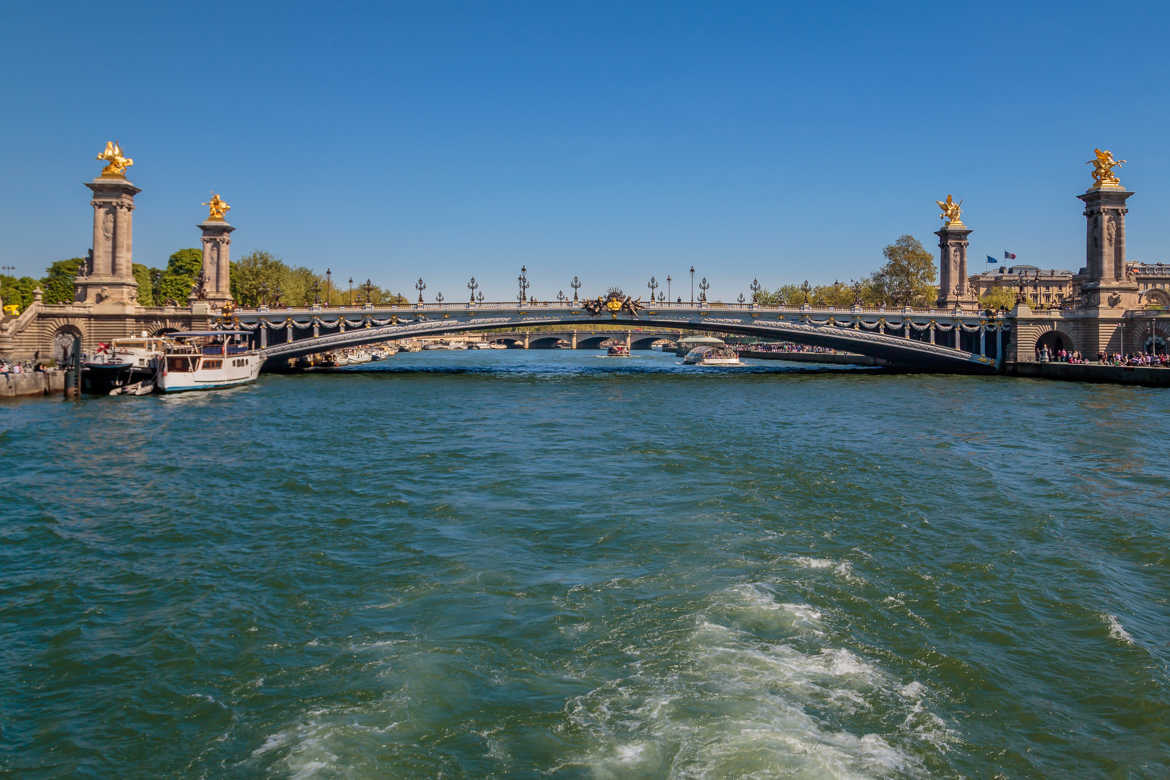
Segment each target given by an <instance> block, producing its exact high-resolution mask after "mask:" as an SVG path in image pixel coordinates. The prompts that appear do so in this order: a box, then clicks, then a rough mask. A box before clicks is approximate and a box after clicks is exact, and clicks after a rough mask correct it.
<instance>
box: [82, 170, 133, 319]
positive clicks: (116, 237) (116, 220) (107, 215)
mask: <svg viewBox="0 0 1170 780" xmlns="http://www.w3.org/2000/svg"><path fill="white" fill-rule="evenodd" d="M85 186H86V187H88V188H89V189H90V190H91V191H92V192H93V199H92V200H91V201H90V205H91V206H93V249H92V255H91V257H90V259H89V260H88V261H87V262H86V267H85V271H84V272H83V273H82V274H81V275H79V276H78V277H77V281H76V286H75V295H74V297H75V299H76V301H77V302H79V303H88V304H91V305H93V304H105V305H114V306H119V305H120V306H123V307H124V306H134V305H137V302H138V282H136V281H135V280H134V271H133V269H132V267H131V266H132V263H133V249H134V221H133V212H134V196H135V195H137V194H138V193H139V192H141V191H142V190H140V189H139V188H137V187H135V186H134V185H133V184H131V183H130V182H129V181H127V180H126V179H125V178H124V177H122V176H99V177H98V178H96V179H94V180H93V181H88V182H85Z"/></svg>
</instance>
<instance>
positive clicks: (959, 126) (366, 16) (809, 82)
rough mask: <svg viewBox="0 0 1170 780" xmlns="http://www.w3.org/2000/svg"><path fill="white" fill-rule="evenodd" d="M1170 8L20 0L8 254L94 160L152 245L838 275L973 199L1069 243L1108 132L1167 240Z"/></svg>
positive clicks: (2, 29)
mask: <svg viewBox="0 0 1170 780" xmlns="http://www.w3.org/2000/svg"><path fill="white" fill-rule="evenodd" d="M1166 9H1167V6H1166V5H1165V4H1164V3H1157V4H1155V3H1127V4H1124V5H1113V4H1101V3H1069V2H1061V3H1049V4H1036V3H1019V2H1015V3H1010V4H997V3H989V2H979V3H962V4H946V3H931V4H916V3H906V2H898V3H892V2H885V3H865V4H862V3H839V4H826V3H808V2H802V3H793V4H781V3H775V2H755V3H749V2H710V3H702V4H700V3H690V2H670V3H667V2H663V3H637V2H629V1H625V2H573V3H569V2H506V1H504V0H494V1H493V2H482V3H450V2H441V1H431V2H426V3H422V2H420V3H413V4H396V3H382V2H369V3H351V2H343V3H319V2H317V3H297V2H281V3H271V4H256V3H240V4H232V3H200V4H194V3H184V4H170V3H156V2H152V3H132V2H127V3H96V2H86V3H53V4H39V3H24V4H20V5H16V4H8V5H7V6H6V10H5V14H4V24H3V25H0V63H2V64H3V71H2V72H3V73H4V78H3V86H0V90H2V92H0V95H2V106H3V117H4V118H3V121H2V122H0V139H2V141H3V148H4V150H5V152H6V153H5V158H6V159H5V168H6V169H7V172H8V175H9V184H8V186H7V187H5V189H4V193H5V194H4V207H3V211H2V212H0V214H2V217H0V219H2V220H3V227H4V231H3V235H4V236H5V238H6V239H7V240H6V241H5V243H4V246H3V247H2V248H0V258H2V259H0V264H4V265H15V266H16V267H17V269H18V273H28V274H33V275H40V273H41V272H42V269H43V268H44V267H45V266H46V265H47V264H48V263H49V262H51V261H53V260H56V259H60V258H63V257H71V256H76V255H79V254H84V252H85V250H86V249H87V248H88V246H89V237H90V207H89V201H88V196H89V192H88V190H86V189H85V188H84V187H82V185H81V182H82V181H83V180H86V179H89V178H92V177H93V176H95V175H96V174H97V173H98V172H99V170H100V168H101V164H100V163H98V162H97V161H96V160H94V156H95V155H96V154H97V153H98V152H99V151H100V150H101V148H102V146H103V145H104V143H105V141H106V140H107V139H118V140H119V141H121V143H122V146H123V148H124V150H125V151H126V153H127V154H128V155H130V156H131V157H133V158H134V159H135V166H134V167H133V168H132V169H131V170H130V178H131V180H132V181H134V183H135V184H137V185H138V186H140V187H141V188H142V189H143V192H142V193H141V194H140V195H139V196H138V208H137V210H136V212H135V244H134V254H135V260H136V261H137V262H142V263H147V264H150V265H162V264H164V263H165V260H166V257H167V255H168V254H169V253H170V252H172V251H173V250H175V249H177V248H180V247H187V246H197V245H198V231H197V230H196V228H195V224H196V223H197V222H199V221H200V220H201V219H202V218H203V216H204V215H205V214H206V209H205V208H204V207H203V206H201V205H199V204H200V203H201V202H202V201H205V200H207V197H208V195H209V194H210V192H211V191H212V190H213V189H214V190H215V191H217V192H219V193H221V194H222V195H223V197H224V198H225V199H226V200H227V201H228V202H229V203H231V205H232V211H231V213H230V215H229V219H230V220H231V221H232V223H233V224H235V225H236V226H237V228H238V230H237V231H236V233H235V236H234V243H233V247H232V249H233V254H234V256H236V257H239V256H240V255H242V254H244V253H245V252H247V251H249V250H251V249H267V250H269V251H271V252H273V253H275V254H276V255H278V256H280V257H282V258H283V259H285V260H286V261H287V262H289V263H291V264H298V265H307V266H310V267H312V268H315V269H317V270H319V271H324V269H325V268H326V267H331V268H332V269H333V271H334V278H335V279H338V280H345V279H347V278H348V277H350V276H353V278H354V279H355V280H364V279H365V278H366V277H372V278H373V279H374V280H375V281H376V282H378V283H381V284H382V285H384V286H387V287H390V288H392V289H398V290H402V291H404V292H407V293H408V294H410V293H412V292H413V291H412V289H411V285H412V282H413V280H414V279H416V278H417V277H418V276H420V275H422V276H424V277H425V278H426V281H427V285H428V289H427V295H428V297H430V296H433V294H434V293H435V292H439V291H442V292H443V293H444V294H445V295H446V296H447V297H448V298H455V297H459V296H462V295H465V294H466V292H467V290H466V288H465V286H464V285H465V282H466V280H467V278H468V277H469V276H471V275H475V276H476V277H477V278H478V279H480V280H481V281H482V282H483V283H484V288H485V290H486V293H487V295H488V297H489V298H495V299H499V298H503V297H505V296H510V295H513V294H514V293H515V277H516V275H517V273H518V271H519V268H520V266H521V264H526V265H527V266H528V268H529V276H530V278H531V280H532V283H533V287H532V289H531V294H534V295H536V296H538V297H541V298H549V297H552V296H554V295H555V294H556V291H557V290H558V289H564V290H565V291H566V292H569V291H570V290H569V288H568V280H569V279H570V278H571V277H572V276H573V274H578V275H580V276H581V278H582V279H583V280H584V281H585V282H586V286H585V287H584V288H583V290H582V291H583V292H591V293H596V292H601V291H602V290H604V288H605V287H606V286H608V285H611V284H618V285H621V286H623V287H625V288H626V289H627V290H632V291H635V292H642V293H644V292H645V283H646V280H647V279H648V278H649V276H650V275H651V274H654V275H656V276H657V277H658V279H659V280H663V279H664V278H665V277H666V276H667V274H670V275H672V276H673V277H674V280H675V283H674V293H675V294H676V295H678V294H680V293H681V294H683V295H687V294H688V292H687V289H686V284H685V279H686V277H687V269H688V267H689V266H690V265H691V264H694V265H695V266H696V268H697V269H698V275H699V276H703V275H705V276H707V277H709V279H710V281H711V284H712V287H711V295H712V297H722V298H734V297H735V295H736V294H737V293H738V292H739V291H741V290H744V289H746V286H747V284H748V282H749V281H750V280H751V279H752V277H754V276H758V277H759V279H760V280H761V282H763V283H764V284H765V285H767V286H769V287H774V286H776V285H779V284H781V283H782V282H785V281H798V282H799V281H801V280H804V279H809V280H811V281H813V282H830V281H832V280H833V279H836V278H839V279H841V280H848V279H850V278H852V277H860V276H863V275H865V274H868V273H869V272H870V271H872V270H873V269H875V268H876V267H878V266H879V265H880V264H881V262H882V258H881V254H880V250H881V248H882V247H883V246H884V245H885V244H887V243H889V242H890V241H892V240H894V239H895V238H897V237H898V236H899V235H900V234H902V233H911V234H913V235H914V236H916V237H918V238H919V239H920V240H921V241H922V242H923V243H924V244H926V245H927V247H928V248H930V249H931V250H932V251H935V249H936V243H935V242H936V239H935V237H934V236H933V235H932V232H933V231H934V230H936V229H937V228H938V224H939V220H938V219H937V213H938V211H937V209H936V208H935V206H934V201H935V200H936V199H941V198H943V197H944V196H945V195H946V194H947V193H953V194H954V195H955V197H956V198H961V199H963V200H964V220H965V221H966V222H967V224H968V225H969V226H970V227H972V228H973V229H974V230H975V232H974V234H973V235H972V241H971V258H972V263H971V269H972V270H973V271H974V270H981V269H982V267H983V265H982V262H981V261H982V258H983V257H984V255H987V254H992V255H996V256H1002V253H1003V251H1004V250H1005V249H1010V250H1012V251H1014V252H1016V253H1017V254H1018V255H1019V260H1018V262H1030V263H1034V264H1037V265H1042V266H1045V267H1050V266H1056V267H1069V268H1073V269H1076V268H1078V267H1080V265H1081V264H1082V261H1083V252H1084V250H1083V243H1084V237H1083V236H1084V227H1083V217H1082V216H1081V214H1080V206H1081V204H1080V202H1079V201H1077V200H1076V199H1075V197H1074V196H1075V195H1076V194H1077V193H1079V192H1083V191H1084V190H1085V189H1086V187H1087V186H1088V185H1089V183H1090V178H1089V166H1087V165H1085V164H1084V163H1085V161H1086V160H1088V159H1089V158H1090V157H1091V156H1092V150H1093V147H1094V146H1098V145H1099V146H1102V147H1106V148H1110V149H1112V150H1113V152H1114V153H1115V155H1116V156H1117V157H1118V158H1125V159H1127V160H1129V163H1128V164H1127V165H1126V166H1124V167H1123V168H1121V169H1120V171H1119V172H1120V177H1121V181H1122V183H1123V184H1124V185H1126V186H1127V187H1128V188H1130V189H1132V190H1134V191H1136V192H1137V194H1136V195H1135V196H1134V197H1133V198H1132V199H1131V201H1130V217H1129V220H1130V221H1129V225H1130V232H1129V251H1130V257H1131V258H1132V259H1141V260H1147V261H1152V260H1159V259H1166V258H1167V257H1168V256H1170V252H1167V251H1166V244H1165V242H1164V241H1163V237H1164V234H1163V233H1161V232H1159V231H1160V230H1161V229H1162V226H1163V225H1165V224H1167V222H1168V219H1167V217H1168V216H1170V146H1168V145H1167V143H1166V139H1167V130H1168V128H1170V101H1168V99H1167V98H1168V93H1170V53H1168V52H1170V47H1168V45H1167V32H1168V31H1170V24H1168V23H1170V12H1168V11H1167V10H1166Z"/></svg>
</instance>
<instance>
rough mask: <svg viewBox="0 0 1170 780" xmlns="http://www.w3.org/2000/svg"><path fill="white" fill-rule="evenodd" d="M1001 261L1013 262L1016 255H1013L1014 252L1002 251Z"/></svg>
mask: <svg viewBox="0 0 1170 780" xmlns="http://www.w3.org/2000/svg"><path fill="white" fill-rule="evenodd" d="M1003 259H1004V260H1015V259H1016V253H1015V252H1009V251H1007V250H1006V249H1005V250H1003Z"/></svg>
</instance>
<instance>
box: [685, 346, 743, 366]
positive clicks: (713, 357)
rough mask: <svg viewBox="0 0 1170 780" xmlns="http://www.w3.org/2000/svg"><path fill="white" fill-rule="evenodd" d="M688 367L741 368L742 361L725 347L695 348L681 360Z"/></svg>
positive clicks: (732, 350) (729, 348)
mask: <svg viewBox="0 0 1170 780" xmlns="http://www.w3.org/2000/svg"><path fill="white" fill-rule="evenodd" d="M683 363H684V364H685V365H688V366H742V365H743V361H742V360H740V359H739V355H737V354H736V353H735V350H734V349H732V348H731V347H728V346H726V345H724V346H720V347H712V346H703V347H695V348H694V349H692V350H691V351H690V352H688V353H687V354H686V357H684V358H683Z"/></svg>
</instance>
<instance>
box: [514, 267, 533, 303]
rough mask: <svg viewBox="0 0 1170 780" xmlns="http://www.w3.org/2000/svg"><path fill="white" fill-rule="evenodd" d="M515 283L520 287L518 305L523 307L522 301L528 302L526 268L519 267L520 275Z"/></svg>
mask: <svg viewBox="0 0 1170 780" xmlns="http://www.w3.org/2000/svg"><path fill="white" fill-rule="evenodd" d="M516 282H517V283H518V284H519V285H520V305H521V306H523V305H524V301H526V300H528V288H529V286H530V285H529V284H528V267H527V266H523V265H522V266H520V275H519V276H517V277H516Z"/></svg>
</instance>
